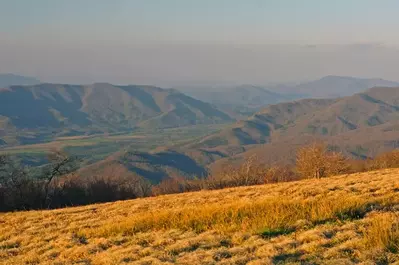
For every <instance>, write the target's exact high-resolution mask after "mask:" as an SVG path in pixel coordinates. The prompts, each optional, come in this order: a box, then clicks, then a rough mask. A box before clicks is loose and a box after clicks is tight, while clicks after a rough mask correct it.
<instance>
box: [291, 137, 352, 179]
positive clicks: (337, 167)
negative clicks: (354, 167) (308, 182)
mask: <svg viewBox="0 0 399 265" xmlns="http://www.w3.org/2000/svg"><path fill="white" fill-rule="evenodd" d="M296 170H297V172H298V173H299V174H300V175H301V176H302V177H304V178H323V177H328V176H331V175H338V174H343V173H347V172H348V171H349V165H348V163H347V160H346V158H345V157H344V156H343V155H342V154H341V153H339V152H329V151H328V150H327V146H326V145H325V144H322V143H314V144H312V145H309V146H306V147H302V148H300V149H299V150H298V153H297V160H296Z"/></svg>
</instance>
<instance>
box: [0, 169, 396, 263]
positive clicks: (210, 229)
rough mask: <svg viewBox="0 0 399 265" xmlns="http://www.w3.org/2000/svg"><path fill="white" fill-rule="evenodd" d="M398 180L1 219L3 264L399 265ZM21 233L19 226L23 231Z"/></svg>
mask: <svg viewBox="0 0 399 265" xmlns="http://www.w3.org/2000/svg"><path fill="white" fill-rule="evenodd" d="M398 192H399V170H398V169H388V170H381V171H373V172H366V173H356V174H352V175H343V176H335V177H330V178H324V179H317V180H315V179H307V180H301V181H295V182H286V183H277V184H267V185H261V186H250V187H239V188H229V189H223V190H215V191H206V190H204V191H199V192H191V193H183V194H175V195H164V196H159V197H151V198H144V199H136V200H128V201H118V202H113V203H104V204H94V205H88V206H83V207H70V208H66V209H58V210H46V211H28V212H10V213H0V220H1V226H0V235H1V236H0V260H2V262H3V263H4V264H79V263H82V264H93V265H105V264H397V262H398V261H399V255H398V249H399V246H398V242H399V229H398V225H399V224H398V218H397V217H398V206H399V201H398V198H399V197H398ZM16 224H18V225H16Z"/></svg>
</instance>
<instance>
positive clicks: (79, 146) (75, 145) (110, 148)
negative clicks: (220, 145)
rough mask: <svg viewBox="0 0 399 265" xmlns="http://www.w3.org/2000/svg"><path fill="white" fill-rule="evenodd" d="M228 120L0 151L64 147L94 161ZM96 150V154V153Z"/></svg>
mask: <svg viewBox="0 0 399 265" xmlns="http://www.w3.org/2000/svg"><path fill="white" fill-rule="evenodd" d="M224 126H226V125H225V124H224V125H223V124H212V125H193V126H186V127H179V128H170V129H157V130H155V129H154V130H151V131H147V130H138V131H135V132H132V133H123V134H122V133H121V134H110V135H106V134H103V135H98V134H97V135H82V136H70V137H58V138H55V139H54V141H50V142H44V143H37V144H26V145H18V146H10V147H3V148H0V154H12V155H18V156H20V157H24V156H25V155H31V156H45V155H46V154H47V153H48V152H50V151H51V150H65V151H67V152H68V153H70V154H72V155H76V156H79V157H81V158H83V159H85V158H89V159H90V161H91V162H95V161H98V160H101V159H103V158H105V157H107V156H108V155H110V154H112V153H113V152H116V151H118V150H120V149H124V150H135V151H142V152H149V151H151V150H152V149H154V148H156V147H159V146H163V147H167V146H173V145H177V144H183V143H186V142H187V141H192V140H193V139H196V138H199V137H203V136H205V135H208V134H211V133H214V132H216V131H218V130H220V129H222V128H223V127H224ZM93 154H96V155H95V156H93Z"/></svg>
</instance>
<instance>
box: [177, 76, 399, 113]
mask: <svg viewBox="0 0 399 265" xmlns="http://www.w3.org/2000/svg"><path fill="white" fill-rule="evenodd" d="M372 87H399V82H393V81H387V80H384V79H366V78H355V77H347V76H332V75H331V76H326V77H323V78H321V79H319V80H315V81H310V82H304V83H301V84H296V85H284V84H276V85H266V86H262V87H261V86H253V85H241V86H231V87H226V86H224V87H195V88H179V89H180V90H181V91H183V92H184V93H186V94H188V95H190V96H192V97H195V98H197V99H200V100H202V101H205V102H209V103H212V104H214V105H215V106H217V107H219V108H220V109H223V110H224V111H226V112H229V113H230V114H231V115H235V116H236V117H237V118H243V117H245V116H250V115H252V114H254V113H255V112H257V111H259V110H260V109H262V108H264V107H265V106H267V105H270V104H276V103H280V102H287V101H291V100H296V99H301V98H337V97H346V96H351V95H353V94H356V93H359V92H363V91H365V90H367V89H369V88H372Z"/></svg>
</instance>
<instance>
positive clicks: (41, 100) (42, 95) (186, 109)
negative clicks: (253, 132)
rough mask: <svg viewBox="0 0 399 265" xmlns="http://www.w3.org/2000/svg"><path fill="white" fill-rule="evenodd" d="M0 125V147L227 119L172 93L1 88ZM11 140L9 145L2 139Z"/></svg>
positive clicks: (108, 86)
mask: <svg viewBox="0 0 399 265" xmlns="http://www.w3.org/2000/svg"><path fill="white" fill-rule="evenodd" d="M0 121H1V122H2V124H3V126H2V127H1V134H0V135H2V137H1V138H2V139H3V142H7V143H14V142H19V143H22V144H24V143H29V144H30V143H36V142H40V141H43V140H46V139H49V137H50V138H51V137H54V136H73V135H81V134H92V133H115V132H123V131H131V130H133V129H136V128H148V129H155V128H170V127H179V126H187V125H194V124H214V123H225V122H231V121H232V118H231V117H230V116H229V115H227V114H226V113H224V112H222V111H220V110H218V109H217V108H215V107H214V106H212V105H211V104H208V103H204V102H202V101H200V100H196V99H193V98H191V97H188V96H186V95H184V94H182V93H180V92H178V91H176V90H173V89H161V88H158V87H152V86H134V85H129V86H115V85H111V84H106V83H97V84H93V85H87V86H81V85H62V84H40V85H33V86H10V87H8V88H4V89H2V90H0ZM14 128H15V129H16V130H17V131H18V135H17V136H16V135H15V130H14ZM12 135H14V139H13V141H11V140H9V139H8V138H10V137H12ZM15 136H16V137H15Z"/></svg>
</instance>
